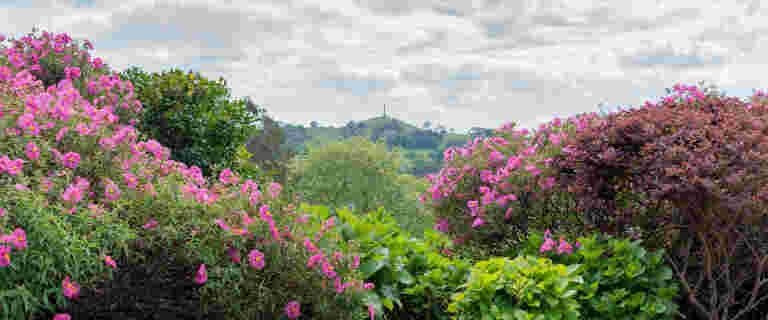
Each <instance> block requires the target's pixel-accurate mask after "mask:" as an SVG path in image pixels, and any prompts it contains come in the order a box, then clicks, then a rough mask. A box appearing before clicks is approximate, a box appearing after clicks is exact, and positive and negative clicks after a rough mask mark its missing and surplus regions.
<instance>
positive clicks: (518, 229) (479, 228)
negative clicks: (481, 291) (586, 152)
mask: <svg viewBox="0 0 768 320" xmlns="http://www.w3.org/2000/svg"><path fill="white" fill-rule="evenodd" d="M588 119H589V117H581V118H579V119H578V120H568V121H566V122H561V121H560V119H556V120H554V121H553V122H552V123H551V124H547V125H542V126H541V127H540V130H539V131H538V132H536V133H535V134H534V135H533V136H532V137H529V136H528V130H527V129H524V130H520V131H518V130H513V128H514V125H515V124H514V123H510V124H508V125H505V126H504V127H502V128H500V129H499V130H496V131H495V134H496V135H495V136H493V137H490V138H486V139H482V138H479V137H478V138H475V140H474V141H471V142H469V143H467V145H466V146H465V147H464V148H456V149H455V148H451V149H448V150H446V151H445V153H444V159H445V161H446V165H445V167H444V168H443V169H441V171H440V172H439V173H438V174H437V176H431V175H430V176H428V177H429V178H430V180H431V181H432V182H433V185H432V186H430V187H429V189H427V191H426V193H424V194H422V196H421V197H420V200H421V201H422V202H423V203H425V205H427V206H428V207H429V208H431V209H432V211H433V212H434V214H435V216H436V221H437V223H436V225H435V226H434V229H435V230H439V231H442V232H445V233H448V234H450V235H451V236H453V237H454V238H455V240H454V241H455V244H457V245H462V244H465V246H462V247H463V249H465V251H466V250H469V252H468V254H470V255H472V256H476V257H484V256H487V255H493V254H496V255H505V254H506V253H505V251H506V250H509V249H510V248H512V247H514V245H515V243H519V242H520V241H522V240H524V239H525V233H526V232H527V230H529V229H544V228H552V227H554V226H556V225H557V226H559V227H560V228H565V229H568V230H571V231H574V232H575V231H576V230H578V229H576V228H573V227H576V226H579V225H580V224H581V222H582V221H581V219H580V217H578V216H576V215H575V214H573V212H572V211H575V210H576V208H573V210H571V212H562V210H561V211H556V210H555V209H553V208H559V207H567V205H568V204H569V203H570V198H569V195H568V194H567V193H563V192H556V191H555V189H553V186H554V181H555V176H554V175H555V172H553V170H552V169H551V168H550V167H549V163H550V161H551V157H552V156H553V155H555V154H558V153H560V152H562V149H563V148H564V147H565V146H563V145H562V143H563V141H565V138H566V137H567V135H568V134H569V133H570V132H573V131H574V130H581V129H583V128H584V127H586V126H587V125H588V123H587V122H586V121H587V120H588ZM568 227H570V228H568ZM560 228H559V229H560ZM478 250H479V252H478Z"/></svg>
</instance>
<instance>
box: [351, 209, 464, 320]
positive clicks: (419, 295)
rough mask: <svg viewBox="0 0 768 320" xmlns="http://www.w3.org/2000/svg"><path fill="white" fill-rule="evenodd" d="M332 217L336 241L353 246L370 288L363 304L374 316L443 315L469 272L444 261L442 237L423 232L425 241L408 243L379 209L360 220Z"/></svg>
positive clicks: (446, 246) (408, 236)
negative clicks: (337, 227)
mask: <svg viewBox="0 0 768 320" xmlns="http://www.w3.org/2000/svg"><path fill="white" fill-rule="evenodd" d="M337 213H338V215H339V218H340V221H341V223H342V225H341V227H340V231H341V237H342V238H341V240H342V241H344V242H348V243H353V244H354V247H355V249H356V250H357V251H358V252H359V253H360V272H361V274H362V278H363V279H364V280H365V281H369V282H371V283H373V284H374V285H375V287H374V290H372V291H368V292H366V296H365V299H366V302H367V303H370V304H372V305H373V306H374V308H375V309H376V310H377V312H379V313H382V312H387V313H388V314H391V313H393V312H395V313H396V312H406V313H408V314H426V313H434V314H444V311H443V310H444V307H445V306H447V302H448V297H449V296H450V294H453V293H454V292H455V290H456V288H457V287H458V286H459V285H460V284H462V283H464V281H465V280H466V277H467V276H468V274H469V268H470V266H471V264H470V263H469V262H467V261H464V260H460V259H450V258H447V257H445V256H444V255H443V254H444V253H445V252H447V250H450V247H451V244H450V241H449V240H448V239H447V238H446V237H445V236H444V235H441V234H438V233H436V232H434V231H432V230H426V231H425V232H424V236H425V237H426V238H425V239H421V238H415V237H412V236H411V234H410V233H408V232H406V231H404V230H403V229H401V228H400V227H399V226H398V224H397V223H396V222H395V220H394V219H393V218H392V216H391V215H389V214H388V213H387V211H385V210H384V209H383V208H380V209H379V210H378V211H376V212H369V213H367V214H365V215H358V214H353V213H351V212H350V211H349V210H347V209H342V210H338V211H337ZM443 250H446V251H443ZM384 308H386V310H384Z"/></svg>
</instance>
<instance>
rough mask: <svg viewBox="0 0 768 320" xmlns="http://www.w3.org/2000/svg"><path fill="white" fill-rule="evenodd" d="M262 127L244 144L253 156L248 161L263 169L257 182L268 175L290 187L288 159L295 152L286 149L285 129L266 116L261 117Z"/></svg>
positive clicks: (294, 154) (263, 179)
mask: <svg viewBox="0 0 768 320" xmlns="http://www.w3.org/2000/svg"><path fill="white" fill-rule="evenodd" d="M247 104H248V105H250V106H255V105H253V104H252V103H251V102H250V100H249V101H247ZM262 119H263V122H264V129H263V130H262V133H261V134H260V135H256V136H253V137H251V139H249V140H248V142H247V144H246V148H247V149H248V152H250V153H251V154H252V155H253V156H252V157H251V159H250V161H251V162H252V163H253V164H255V165H257V166H258V167H259V168H261V169H263V170H264V173H265V174H264V175H263V176H261V177H258V180H259V181H258V183H260V184H263V183H265V182H266V181H267V177H270V178H271V179H272V180H273V181H274V182H277V183H279V184H281V185H283V186H284V187H288V188H292V187H293V186H292V184H290V183H287V181H289V180H288V179H289V177H288V176H289V168H288V165H287V164H288V160H289V159H291V158H293V157H294V156H296V154H297V152H296V151H293V150H290V149H288V147H287V146H286V145H285V139H286V136H285V131H284V130H283V129H282V128H280V127H279V126H278V125H277V123H275V121H274V120H272V118H270V117H268V116H266V115H265V116H263V117H262Z"/></svg>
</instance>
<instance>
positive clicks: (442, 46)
mask: <svg viewBox="0 0 768 320" xmlns="http://www.w3.org/2000/svg"><path fill="white" fill-rule="evenodd" d="M767 18H768V4H761V3H760V1H759V0H743V1H742V0H728V1H705V0H696V1H689V0H684V1H654V0H645V1H582V0H567V1H566V0H542V1H537V0H487V1H483V0H434V1H433V0H419V1H413V0H386V1H384V0H350V1H344V0H301V1H300V0H274V1H268V0H263V1H261V0H242V1H241V0H229V1H227V0H217V1H203V0H189V1H187V0H171V1H160V0H140V1H130V0H121V1H105V0H74V1H72V0H69V1H63V0H59V1H54V0H45V1H44V0H0V34H4V35H6V36H13V37H16V38H18V37H21V36H23V35H26V34H27V33H29V32H31V31H32V27H33V26H37V27H38V28H41V29H43V30H46V31H49V32H55V33H64V32H66V33H68V34H69V35H70V36H71V37H72V38H74V39H76V40H83V39H89V40H91V42H92V44H93V46H94V50H92V51H91V54H92V56H94V57H101V58H102V59H104V60H105V62H106V63H108V64H109V65H110V66H111V67H112V68H113V70H116V71H118V72H119V71H122V70H124V69H126V68H128V67H130V66H134V65H135V66H139V67H140V68H142V69H143V70H144V71H147V72H161V71H165V70H169V69H170V68H173V67H175V68H180V69H182V70H184V71H190V70H191V71H193V72H200V73H201V74H202V75H203V76H205V77H206V78H208V79H212V80H215V79H218V78H219V77H224V79H226V81H227V86H228V87H229V88H230V89H231V90H232V91H231V92H232V98H233V99H236V98H242V97H246V96H248V97H250V98H251V99H252V101H253V102H255V103H256V104H258V105H260V106H261V107H263V108H265V109H266V110H267V114H268V115H270V116H271V117H273V118H274V119H276V120H278V121H281V122H285V123H293V124H303V125H305V126H306V125H309V123H310V121H312V120H315V121H317V122H318V123H319V124H320V125H322V126H334V127H339V126H342V125H344V124H345V123H347V122H348V121H350V120H354V121H359V120H365V119H370V118H373V117H377V116H380V115H381V114H382V113H383V109H384V105H386V108H387V114H388V115H389V116H392V117H395V118H398V119H400V120H403V121H406V122H408V123H410V124H412V125H416V126H422V125H423V123H424V121H426V120H429V121H431V123H432V124H433V127H434V126H436V125H438V124H441V125H443V126H445V127H446V128H453V129H455V130H456V132H466V130H468V129H469V128H472V127H482V128H494V129H495V128H499V127H501V126H502V125H504V124H506V123H508V122H510V121H515V122H516V123H518V127H523V128H529V129H535V128H537V127H538V126H539V125H540V124H542V123H544V122H548V121H550V120H552V119H554V118H556V117H559V118H561V119H563V118H567V117H570V116H573V115H576V114H579V113H582V112H599V111H600V107H599V105H600V104H601V103H602V104H603V105H604V106H605V107H606V108H607V109H609V110H616V109H618V107H621V108H622V109H627V108H639V107H641V106H642V105H643V104H644V103H645V101H650V102H652V103H654V102H657V101H659V99H660V98H662V97H664V96H666V91H665V90H664V89H665V88H672V87H673V86H674V85H675V84H676V83H681V84H689V85H695V84H697V83H698V82H699V81H707V82H708V83H711V84H714V85H717V86H718V87H719V88H720V89H721V91H722V92H724V93H725V94H726V95H728V96H731V97H739V98H742V99H745V98H746V97H748V96H751V95H752V92H753V89H757V90H764V89H766V88H767V87H768V76H766V75H768V64H767V63H765V62H764V61H765V59H766V58H765V57H766V56H768V19H767Z"/></svg>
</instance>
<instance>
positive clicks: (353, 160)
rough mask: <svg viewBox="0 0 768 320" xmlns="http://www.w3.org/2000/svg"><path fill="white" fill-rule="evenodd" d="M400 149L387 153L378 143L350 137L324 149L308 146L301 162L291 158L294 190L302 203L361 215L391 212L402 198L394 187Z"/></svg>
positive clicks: (382, 145)
mask: <svg viewBox="0 0 768 320" xmlns="http://www.w3.org/2000/svg"><path fill="white" fill-rule="evenodd" d="M404 161H405V160H404V157H403V155H402V153H401V150H400V149H395V150H394V152H389V151H388V150H387V146H386V145H385V144H384V143H382V142H376V143H373V142H371V141H370V140H368V139H366V138H363V137H351V138H349V139H346V140H342V141H339V142H334V143H331V144H329V145H326V146H319V145H309V146H308V151H307V153H306V156H304V157H303V159H298V158H297V159H294V160H293V161H292V163H291V167H292V171H293V172H295V174H296V179H295V181H296V189H297V190H301V192H302V196H303V199H304V200H307V201H309V202H314V203H323V204H327V205H330V206H335V207H337V208H338V207H342V206H344V207H345V206H347V205H348V204H353V205H354V206H355V208H358V209H360V210H362V211H363V212H368V211H373V210H376V209H377V208H378V207H381V206H383V207H385V208H387V209H391V208H394V207H396V205H397V203H398V202H400V201H402V199H404V197H405V196H404V192H403V191H402V190H401V188H400V187H399V186H398V184H397V182H396V181H397V179H398V174H399V172H398V171H399V169H400V167H401V165H402V163H403V162H404Z"/></svg>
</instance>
